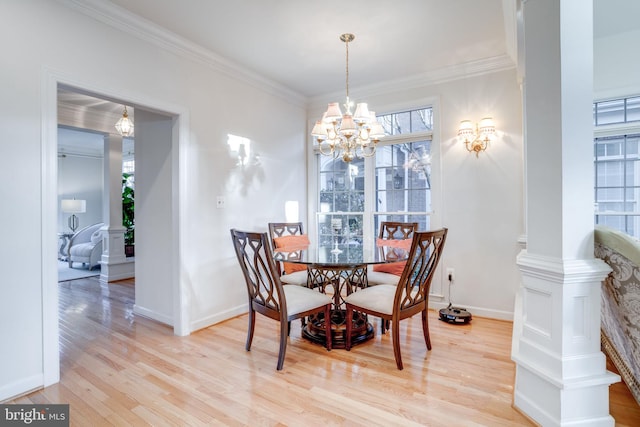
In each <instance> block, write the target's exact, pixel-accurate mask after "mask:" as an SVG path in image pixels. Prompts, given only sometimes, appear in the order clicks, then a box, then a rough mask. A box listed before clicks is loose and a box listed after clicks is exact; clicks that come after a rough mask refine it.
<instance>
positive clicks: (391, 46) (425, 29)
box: [59, 0, 640, 120]
mask: <svg viewBox="0 0 640 427" xmlns="http://www.w3.org/2000/svg"><path fill="white" fill-rule="evenodd" d="M72 2H75V3H82V4H84V5H85V6H86V7H88V8H89V9H92V8H94V9H96V10H97V9H99V10H100V11H101V13H102V14H104V13H111V14H113V16H119V17H120V18H121V19H124V18H126V19H128V20H129V21H131V20H133V21H134V22H137V23H138V24H140V26H142V27H145V28H147V29H156V30H157V29H159V28H160V27H162V28H163V29H164V30H168V31H170V32H171V33H172V35H173V37H176V38H177V39H179V40H182V41H183V42H184V43H187V44H190V45H192V46H194V47H197V48H199V49H202V48H204V49H205V50H206V51H208V52H209V53H210V55H212V56H213V57H215V58H217V59H219V61H221V62H227V63H231V64H236V65H239V66H240V67H241V68H243V69H247V70H249V71H250V72H252V73H254V74H255V75H258V76H261V77H263V78H266V79H267V80H270V81H273V82H276V83H277V84H279V85H281V86H285V87H287V88H289V89H290V90H292V91H293V92H295V93H297V94H299V95H300V96H301V97H303V98H306V99H308V100H314V99H321V100H322V102H327V100H331V99H332V96H331V95H334V94H336V93H344V90H345V66H346V64H345V44H344V43H343V42H341V41H340V40H339V36H340V35H341V34H343V33H346V32H350V33H353V34H355V40H354V41H353V42H351V43H350V44H349V85H350V88H352V89H353V88H358V87H360V88H366V87H367V86H374V85H376V84H377V85H379V84H380V83H381V82H384V83H385V85H386V86H387V87H393V85H394V83H397V82H402V81H405V80H407V79H411V78H413V79H416V78H420V76H426V75H429V73H434V72H437V71H442V70H448V69H453V68H455V67H460V66H464V65H465V64H473V63H478V62H482V61H490V60H492V59H495V58H506V59H509V58H515V56H516V53H515V45H516V41H515V37H516V34H515V13H516V11H515V3H516V2H515V1H514V0H482V1H478V0H447V1H444V0H402V1H395V2H391V1H390V0H349V1H345V0H325V1H323V2H318V1H304V0H233V1H223V0H182V1H177V0H173V1H157V0H110V1H107V0H72ZM638 16H640V2H639V1H636V0H594V36H595V37H605V36H610V35H613V34H615V33H619V32H626V31H632V30H637V29H639V28H640V20H639V19H638ZM164 30H163V31H164ZM59 100H60V103H62V104H66V105H69V106H79V107H80V108H81V109H82V110H91V111H99V112H102V113H107V114H111V115H113V116H114V117H116V120H117V116H118V115H119V114H121V109H122V106H121V105H119V104H114V103H112V102H109V101H106V100H97V99H95V98H87V97H86V96H85V95H82V94H77V93H73V92H65V91H63V92H61V93H60V94H59ZM130 113H133V112H132V111H130ZM109 120H111V118H110V119H109Z"/></svg>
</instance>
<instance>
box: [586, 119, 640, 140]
mask: <svg viewBox="0 0 640 427" xmlns="http://www.w3.org/2000/svg"><path fill="white" fill-rule="evenodd" d="M637 133H640V123H638V122H629V123H618V124H610V125H600V126H596V127H594V130H593V137H594V138H606V137H608V136H623V135H633V134H637Z"/></svg>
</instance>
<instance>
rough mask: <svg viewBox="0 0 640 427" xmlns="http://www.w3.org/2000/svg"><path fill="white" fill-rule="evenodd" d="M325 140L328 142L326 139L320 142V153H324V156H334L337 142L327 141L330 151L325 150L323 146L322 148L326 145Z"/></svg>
mask: <svg viewBox="0 0 640 427" xmlns="http://www.w3.org/2000/svg"><path fill="white" fill-rule="evenodd" d="M325 142H326V141H323V142H321V143H319V144H318V151H320V154H322V155H324V156H332V155H334V152H335V144H334V143H332V142H328V143H326V145H328V146H329V151H325V150H323V148H322V147H324V146H325Z"/></svg>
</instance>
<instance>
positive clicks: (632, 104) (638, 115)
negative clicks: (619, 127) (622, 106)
mask: <svg viewBox="0 0 640 427" xmlns="http://www.w3.org/2000/svg"><path fill="white" fill-rule="evenodd" d="M638 120H640V96H639V97H636V98H629V99H627V121H628V122H635V121H638Z"/></svg>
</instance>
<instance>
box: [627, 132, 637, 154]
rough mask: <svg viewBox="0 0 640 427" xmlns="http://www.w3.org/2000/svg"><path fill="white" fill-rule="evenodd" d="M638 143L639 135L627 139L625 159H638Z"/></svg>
mask: <svg viewBox="0 0 640 427" xmlns="http://www.w3.org/2000/svg"><path fill="white" fill-rule="evenodd" d="M638 141H640V135H631V136H628V137H627V142H626V144H627V145H626V148H627V158H628V159H629V158H633V159H637V158H638Z"/></svg>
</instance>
